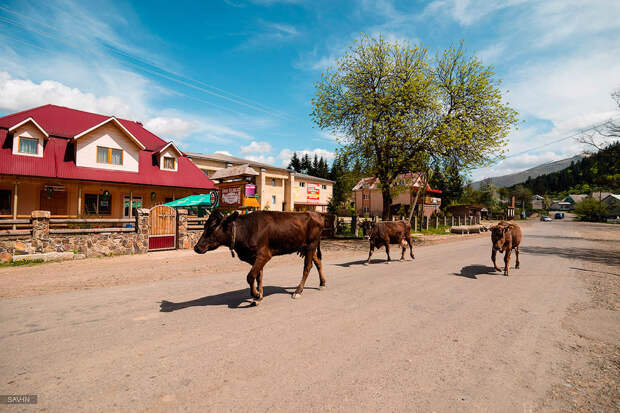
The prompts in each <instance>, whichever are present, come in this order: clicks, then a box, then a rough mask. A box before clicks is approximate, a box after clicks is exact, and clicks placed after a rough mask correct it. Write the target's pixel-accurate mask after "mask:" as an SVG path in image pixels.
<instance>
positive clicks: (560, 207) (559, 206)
mask: <svg viewBox="0 0 620 413" xmlns="http://www.w3.org/2000/svg"><path fill="white" fill-rule="evenodd" d="M572 206H573V204H571V203H570V202H566V201H562V200H554V201H553V203H552V204H551V210H553V211H570V210H571V209H572Z"/></svg>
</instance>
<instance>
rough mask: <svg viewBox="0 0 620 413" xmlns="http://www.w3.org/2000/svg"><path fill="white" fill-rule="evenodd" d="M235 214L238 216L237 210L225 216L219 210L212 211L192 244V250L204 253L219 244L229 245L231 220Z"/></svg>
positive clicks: (234, 217)
mask: <svg viewBox="0 0 620 413" xmlns="http://www.w3.org/2000/svg"><path fill="white" fill-rule="evenodd" d="M237 216H239V213H238V212H237V211H235V212H234V213H232V214H231V215H229V216H227V217H226V218H224V215H222V213H221V212H220V211H218V210H215V211H213V212H212V213H211V215H209V219H207V222H205V229H204V231H203V233H202V236H201V237H200V239H199V240H198V242H197V243H196V245H195V246H194V251H196V252H197V253H198V254H204V253H205V252H207V251H211V250H214V249H216V248H217V247H219V246H221V245H229V244H230V242H231V239H232V222H233V221H234V220H235V219H236V218H237Z"/></svg>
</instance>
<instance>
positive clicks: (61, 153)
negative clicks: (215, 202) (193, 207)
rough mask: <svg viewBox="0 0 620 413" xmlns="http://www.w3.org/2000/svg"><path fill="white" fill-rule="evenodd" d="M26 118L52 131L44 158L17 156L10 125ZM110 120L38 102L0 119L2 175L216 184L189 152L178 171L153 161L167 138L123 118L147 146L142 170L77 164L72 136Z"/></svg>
mask: <svg viewBox="0 0 620 413" xmlns="http://www.w3.org/2000/svg"><path fill="white" fill-rule="evenodd" d="M28 117H32V118H33V119H34V120H35V121H36V122H37V123H38V124H39V125H41V127H42V128H43V129H45V131H47V133H49V134H50V138H49V139H48V140H47V142H46V144H45V147H44V149H43V157H42V158H39V157H34V156H23V155H13V148H12V146H13V145H12V137H11V136H10V135H9V134H8V129H9V128H10V127H11V126H13V125H15V124H17V123H19V122H21V121H23V120H24V119H27V118H28ZM106 119H109V116H103V115H98V114H96V113H89V112H83V111H81V110H75V109H70V108H66V107H62V106H55V105H45V106H40V107H38V108H34V109H29V110H26V111H23V112H19V113H14V114H12V115H8V116H4V117H2V118H0V174H4V175H21V176H41V177H49V178H63V179H82V180H91V181H104V182H119V183H133V184H144V185H160V186H174V187H181V188H196V189H215V185H214V183H213V181H211V180H210V179H209V178H208V177H207V176H206V175H205V174H204V173H203V172H202V171H201V170H200V169H199V168H198V167H197V166H196V165H194V164H193V163H192V161H191V160H190V159H189V158H187V157H185V156H181V157H179V158H178V166H177V171H165V170H161V169H160V168H159V165H156V164H154V162H153V151H156V150H158V149H161V148H162V147H163V146H165V145H166V144H167V143H166V142H165V141H164V140H162V139H160V138H159V137H158V136H156V135H154V134H153V133H151V132H149V131H148V130H146V129H145V128H144V127H143V126H142V125H140V124H138V123H136V122H133V121H130V120H125V119H118V120H119V121H120V122H121V123H122V125H123V126H124V127H125V128H127V130H129V132H131V134H132V135H134V136H135V137H136V138H137V139H138V140H139V141H140V142H142V144H143V145H144V146H145V147H146V150H143V151H140V159H139V166H138V170H139V172H125V171H110V170H104V169H97V168H87V167H80V166H77V165H76V164H75V156H74V154H73V150H72V147H71V146H70V145H69V143H70V138H72V137H73V136H75V135H77V134H79V133H80V132H83V131H85V130H87V129H89V128H92V127H93V126H95V125H98V124H99V123H101V122H103V121H104V120H106Z"/></svg>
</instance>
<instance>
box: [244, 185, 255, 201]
mask: <svg viewBox="0 0 620 413" xmlns="http://www.w3.org/2000/svg"><path fill="white" fill-rule="evenodd" d="M255 196H256V185H254V184H246V185H245V197H246V198H254V197H255Z"/></svg>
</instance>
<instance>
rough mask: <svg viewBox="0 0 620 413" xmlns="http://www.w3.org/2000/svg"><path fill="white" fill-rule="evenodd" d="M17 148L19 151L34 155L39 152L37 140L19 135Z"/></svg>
mask: <svg viewBox="0 0 620 413" xmlns="http://www.w3.org/2000/svg"><path fill="white" fill-rule="evenodd" d="M17 150H18V152H19V153H25V154H28V155H36V154H37V153H39V140H38V139H33V138H26V137H23V136H20V137H19V145H18V149H17Z"/></svg>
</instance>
